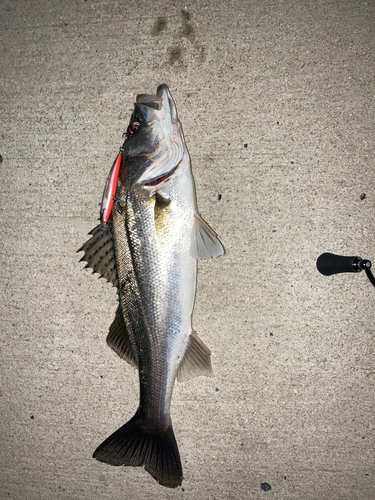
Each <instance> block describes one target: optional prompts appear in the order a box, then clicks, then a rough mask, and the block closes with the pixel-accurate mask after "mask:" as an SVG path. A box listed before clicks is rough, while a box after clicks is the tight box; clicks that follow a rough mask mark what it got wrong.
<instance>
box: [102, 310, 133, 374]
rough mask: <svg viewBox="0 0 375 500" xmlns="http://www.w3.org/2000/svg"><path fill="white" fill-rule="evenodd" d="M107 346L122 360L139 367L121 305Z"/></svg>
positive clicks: (110, 331) (110, 330)
mask: <svg viewBox="0 0 375 500" xmlns="http://www.w3.org/2000/svg"><path fill="white" fill-rule="evenodd" d="M107 344H108V346H109V347H110V348H111V349H113V350H114V351H115V353H116V354H117V355H118V356H120V358H122V359H125V361H127V362H128V363H130V364H131V365H134V366H137V365H138V361H137V357H136V355H135V353H134V350H133V347H132V345H131V342H130V338H129V334H128V331H127V328H126V325H125V321H124V316H123V314H122V310H121V306H120V305H119V306H118V307H117V311H116V316H115V319H114V320H113V322H112V324H111V326H110V327H109V333H108V335H107Z"/></svg>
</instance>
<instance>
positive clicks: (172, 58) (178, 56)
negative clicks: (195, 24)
mask: <svg viewBox="0 0 375 500" xmlns="http://www.w3.org/2000/svg"><path fill="white" fill-rule="evenodd" d="M182 52H183V49H182V48H181V47H179V46H178V45H174V46H172V47H169V49H168V56H169V58H168V62H169V64H170V65H172V66H173V65H174V64H175V63H177V62H182Z"/></svg>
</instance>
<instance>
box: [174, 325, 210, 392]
mask: <svg viewBox="0 0 375 500" xmlns="http://www.w3.org/2000/svg"><path fill="white" fill-rule="evenodd" d="M200 375H204V376H206V377H211V376H212V367H211V351H210V350H209V348H208V347H207V346H206V345H205V344H204V343H203V342H202V341H201V339H200V338H199V337H198V335H197V334H196V333H195V332H194V331H192V332H191V334H190V336H189V340H188V345H187V348H186V351H185V355H184V357H183V359H182V361H181V363H180V365H179V367H178V370H177V380H178V381H179V382H182V381H184V380H189V379H190V378H193V377H198V376H200Z"/></svg>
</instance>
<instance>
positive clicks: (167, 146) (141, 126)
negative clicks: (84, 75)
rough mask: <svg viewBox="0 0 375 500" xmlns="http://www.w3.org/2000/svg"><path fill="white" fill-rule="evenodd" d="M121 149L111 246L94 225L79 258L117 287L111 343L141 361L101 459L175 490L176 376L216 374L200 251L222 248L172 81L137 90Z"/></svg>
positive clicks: (215, 252)
mask: <svg viewBox="0 0 375 500" xmlns="http://www.w3.org/2000/svg"><path fill="white" fill-rule="evenodd" d="M121 154H122V169H121V172H120V175H119V176H118V179H117V189H116V199H115V202H114V204H113V210H112V213H111V215H110V218H109V221H108V224H107V223H106V231H105V232H103V235H102V238H103V241H104V242H105V244H101V243H100V236H99V230H98V229H97V228H96V229H94V230H93V231H92V235H93V236H92V238H91V240H89V241H88V242H87V243H86V244H85V245H83V247H82V248H81V249H80V250H83V251H85V255H84V257H83V258H82V259H81V260H86V261H87V260H88V259H90V262H91V264H92V265H91V267H92V268H93V270H94V272H96V271H98V272H102V276H104V277H107V278H108V279H109V280H110V281H111V282H112V283H114V284H115V285H116V286H117V287H118V293H119V302H120V305H119V307H118V309H117V311H116V316H115V320H114V321H113V323H112V325H111V326H110V329H109V334H108V336H107V343H108V345H109V346H110V347H111V348H112V349H113V350H114V351H115V352H116V353H117V354H118V355H119V356H120V357H122V358H123V359H126V360H127V361H129V362H131V363H132V364H135V365H136V366H137V367H138V371H139V385H140V398H139V406H138V409H137V411H136V413H135V415H134V416H133V418H131V419H130V420H129V421H128V422H127V423H126V424H125V425H123V426H122V427H121V428H120V429H118V430H117V431H116V432H114V433H113V434H112V435H111V436H109V438H107V439H106V440H105V441H104V442H103V443H102V444H101V445H100V446H99V447H98V448H97V450H96V451H95V452H94V457H95V458H96V459H98V460H99V461H102V462H106V463H108V464H110V465H128V466H129V465H130V466H144V467H145V469H146V470H147V471H148V472H149V473H150V474H151V475H152V476H153V477H154V478H155V479H156V480H157V481H158V482H159V483H160V484H161V485H163V486H166V487H170V488H175V487H176V486H179V485H180V484H181V482H182V466H181V460H180V455H179V451H178V447H177V442H176V439H175V436H174V432H173V428H172V422H171V417H170V405H171V398H172V391H173V385H174V383H175V380H176V378H178V379H179V380H183V379H186V378H189V377H191V376H196V375H210V374H211V363H210V351H209V349H208V348H207V347H206V346H205V345H204V344H203V342H202V341H201V340H200V339H199V338H198V337H197V335H196V334H195V332H194V331H193V329H192V313H193V307H194V300H195V291H196V273H197V258H210V257H217V256H219V255H222V254H223V253H224V248H223V246H222V244H221V243H220V241H219V240H218V239H217V236H216V233H215V232H214V231H213V230H212V229H211V228H210V227H209V226H208V224H207V223H206V222H205V221H204V220H203V219H202V218H201V217H200V216H199V214H198V209H197V202H196V195H195V186H194V180H193V176H192V173H191V167H190V157H189V154H188V151H187V148H186V145H185V141H184V137H183V133H182V128H181V124H180V122H179V120H178V118H177V111H176V108H175V104H174V101H173V99H172V97H171V95H170V92H169V89H168V87H167V86H166V85H161V86H160V87H159V88H158V90H157V95H156V96H150V95H147V94H141V95H139V96H137V101H136V103H135V109H134V112H133V115H132V118H131V121H130V125H129V127H128V131H127V134H126V140H125V143H124V146H123V148H122V153H121ZM110 178H111V181H112V179H113V176H112V174H110ZM106 189H107V187H106ZM107 202H108V200H107V201H106V203H107ZM109 213H110V210H109V209H108V210H107V212H106V217H108V214H109ZM100 252H101V253H100ZM113 254H114V255H115V258H114V259H113ZM88 266H90V263H89V264H88ZM112 268H114V269H115V271H116V273H115V274H114V273H113V272H112V271H111V270H112ZM103 270H104V271H103ZM108 270H110V272H109V271H108Z"/></svg>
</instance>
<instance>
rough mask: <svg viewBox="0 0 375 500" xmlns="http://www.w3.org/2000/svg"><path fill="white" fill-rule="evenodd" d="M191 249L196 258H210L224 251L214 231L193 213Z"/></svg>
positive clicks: (222, 253)
mask: <svg viewBox="0 0 375 500" xmlns="http://www.w3.org/2000/svg"><path fill="white" fill-rule="evenodd" d="M192 251H193V255H194V257H195V258H197V259H210V258H211V257H219V256H220V255H224V253H225V250H224V247H223V245H222V244H221V242H220V241H219V239H218V237H217V234H216V233H215V231H214V230H213V229H212V228H211V227H210V226H209V225H208V224H207V222H206V221H204V220H203V219H202V217H200V216H199V215H198V214H194V229H193V242H192Z"/></svg>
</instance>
